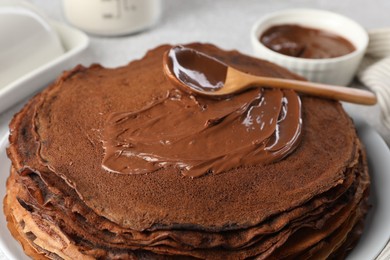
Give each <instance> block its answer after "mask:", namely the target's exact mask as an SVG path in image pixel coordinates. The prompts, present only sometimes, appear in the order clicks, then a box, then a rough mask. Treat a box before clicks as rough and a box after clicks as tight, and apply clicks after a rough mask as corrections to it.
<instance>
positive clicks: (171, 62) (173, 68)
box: [163, 46, 228, 93]
mask: <svg viewBox="0 0 390 260" xmlns="http://www.w3.org/2000/svg"><path fill="white" fill-rule="evenodd" d="M163 62H164V66H166V67H167V68H166V69H168V71H169V74H167V76H168V78H169V79H170V80H171V81H172V82H173V83H174V84H175V83H176V81H179V82H181V83H182V84H184V85H186V86H187V87H182V86H181V84H177V85H178V86H179V87H182V89H184V90H185V91H187V92H188V91H189V92H191V93H193V90H198V91H202V92H203V91H215V90H218V89H220V88H222V87H223V86H224V84H225V80H226V75H227V69H228V67H227V65H226V64H224V63H222V62H220V61H219V60H217V59H215V58H213V57H211V56H209V55H206V54H204V53H202V52H199V51H196V50H194V49H191V48H186V47H183V46H175V47H172V48H171V49H170V50H169V51H168V52H167V53H166V55H164V61H163Z"/></svg>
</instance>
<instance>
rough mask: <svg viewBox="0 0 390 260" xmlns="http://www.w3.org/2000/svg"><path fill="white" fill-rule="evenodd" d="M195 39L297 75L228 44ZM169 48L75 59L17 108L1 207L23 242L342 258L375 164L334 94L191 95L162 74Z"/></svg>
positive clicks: (221, 255)
mask: <svg viewBox="0 0 390 260" xmlns="http://www.w3.org/2000/svg"><path fill="white" fill-rule="evenodd" d="M190 47H192V48H195V49H197V50H199V51H203V52H205V53H207V54H209V55H211V56H214V57H216V58H218V59H220V60H222V61H224V62H226V63H228V64H230V65H231V66H234V67H237V68H240V69H242V70H244V71H246V72H250V73H253V74H259V75H267V76H274V77H284V78H298V77H297V76H296V75H294V74H292V73H290V72H288V71H286V70H285V69H282V68H280V67H278V66H276V65H273V64H271V63H268V62H265V61H261V60H257V59H254V58H251V57H248V56H245V55H242V54H240V53H238V52H236V51H230V52H226V51H222V50H220V49H218V48H217V47H215V46H211V45H206V44H191V45H190ZM169 48H170V46H161V47H158V48H156V49H154V50H152V51H149V52H148V53H147V54H146V56H145V57H144V58H142V59H141V60H137V61H134V62H132V63H130V64H129V65H127V66H124V67H121V68H116V69H105V68H102V67H101V66H99V65H93V66H91V67H89V68H83V67H77V68H75V69H74V70H72V71H70V72H67V73H65V74H64V75H62V76H61V77H60V78H59V79H58V80H57V81H56V83H55V84H53V85H52V86H51V87H49V88H47V89H46V90H44V91H43V92H42V93H40V94H38V95H36V96H35V97H34V98H33V99H31V101H30V102H29V103H28V104H27V105H26V106H25V107H24V108H23V109H22V110H21V111H20V112H19V113H18V114H17V115H15V117H14V119H13V121H12V122H11V124H10V128H11V135H10V145H9V148H8V155H9V157H10V159H11V160H12V169H11V174H10V177H9V179H8V182H7V196H6V198H5V199H4V211H5V214H6V216H7V220H8V226H9V229H10V231H11V232H12V234H13V235H14V237H15V238H16V239H17V240H18V241H19V242H20V243H21V244H22V246H23V248H24V250H25V252H26V254H28V255H30V256H32V257H33V258H36V259H46V258H51V259H170V258H179V259H186V258H188V259H192V258H201V259H244V258H256V259H309V258H312V259H322V258H327V257H329V256H331V257H341V258H342V257H344V256H345V255H346V254H347V252H348V251H349V250H351V248H352V247H353V246H354V244H355V243H356V241H357V240H358V238H359V236H360V234H361V231H362V222H363V219H364V216H365V213H366V211H367V196H368V187H369V176H368V173H367V165H366V159H365V155H364V152H363V150H362V147H361V144H360V141H359V139H358V137H357V135H356V131H355V128H354V125H353V123H352V121H351V119H350V118H349V117H348V115H347V114H346V113H345V112H344V110H343V108H342V106H341V105H340V104H339V103H338V102H336V101H330V100H324V99H320V98H316V97H308V96H298V95H297V94H296V93H294V92H292V91H287V90H286V91H283V90H279V89H266V88H263V89H252V90H249V91H247V92H245V93H242V94H239V95H236V96H233V97H229V98H227V99H223V100H209V99H206V98H202V97H196V96H193V95H191V94H190V93H185V92H183V91H181V90H178V89H175V87H174V86H173V85H172V84H171V83H170V82H169V81H168V80H167V78H166V77H165V75H164V73H163V70H162V57H163V54H164V53H165V52H166V51H167V50H168V49H169ZM3 174H7V173H3Z"/></svg>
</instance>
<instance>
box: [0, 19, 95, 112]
mask: <svg viewBox="0 0 390 260" xmlns="http://www.w3.org/2000/svg"><path fill="white" fill-rule="evenodd" d="M50 24H51V25H52V26H53V28H54V29H55V31H56V32H57V34H58V36H59V38H60V41H61V43H62V45H63V47H64V49H65V52H64V54H62V55H60V56H58V57H56V58H54V59H52V60H50V61H49V62H47V63H45V64H43V65H42V66H39V67H38V68H36V69H34V70H32V71H30V72H29V73H27V74H25V75H24V76H22V77H20V78H18V79H17V80H15V81H13V82H12V83H10V84H8V85H7V86H4V87H3V88H1V89H0V100H1V102H0V113H1V112H3V111H4V110H6V109H7V108H9V107H10V106H12V105H14V104H16V103H17V102H19V101H21V100H22V99H24V98H26V97H27V96H29V95H31V94H33V93H35V92H37V91H38V90H40V89H41V88H43V87H45V86H47V84H49V83H50V82H52V81H53V80H54V79H55V78H56V76H57V75H60V74H61V73H62V71H63V70H66V69H70V68H72V67H74V65H75V64H74V62H75V61H74V60H73V58H74V57H75V56H76V55H78V54H80V53H81V52H82V51H84V50H85V49H86V48H87V46H88V43H89V39H88V37H87V35H86V34H85V33H83V32H81V31H80V30H77V29H74V28H72V27H69V26H67V25H65V24H62V23H58V22H54V21H51V22H50Z"/></svg>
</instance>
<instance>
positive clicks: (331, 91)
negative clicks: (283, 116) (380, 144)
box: [252, 76, 377, 105]
mask: <svg viewBox="0 0 390 260" xmlns="http://www.w3.org/2000/svg"><path fill="white" fill-rule="evenodd" d="M252 80H253V81H252V84H254V85H258V84H260V85H264V86H270V87H277V88H284V89H293V90H295V91H297V92H301V93H305V94H310V95H313V96H319V97H324V98H330V99H335V100H340V101H346V102H350V103H356V104H364V105H375V104H376V102H377V98H376V96H375V94H374V93H372V92H370V91H367V90H363V89H356V88H350V87H343V86H335V85H327V84H322V83H315V82H309V81H301V80H293V79H280V78H269V77H256V76H254V78H253V79H252Z"/></svg>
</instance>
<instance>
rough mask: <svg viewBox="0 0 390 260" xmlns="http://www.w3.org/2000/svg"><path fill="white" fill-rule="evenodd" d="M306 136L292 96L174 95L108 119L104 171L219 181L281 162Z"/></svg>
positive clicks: (257, 92) (267, 92) (258, 92)
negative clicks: (171, 172)
mask: <svg viewBox="0 0 390 260" xmlns="http://www.w3.org/2000/svg"><path fill="white" fill-rule="evenodd" d="M184 60H185V59H184ZM208 65H210V64H197V66H202V68H203V67H204V66H206V67H207V66H208ZM195 67H196V66H195ZM207 68H208V67H207ZM212 70H213V68H210V71H212ZM167 80H168V79H167ZM301 128H302V120H301V102H300V98H299V96H298V95H297V94H296V93H295V92H294V91H292V90H280V89H272V88H264V89H259V88H257V89H252V90H250V91H247V92H244V93H241V94H239V95H235V96H233V97H230V98H227V99H222V100H213V99H209V98H204V97H196V96H194V95H192V94H191V93H185V92H182V91H180V90H178V89H172V90H169V91H168V92H167V93H166V95H165V96H164V97H161V98H158V99H156V100H151V102H150V103H149V104H147V105H145V107H143V108H142V109H140V110H136V111H124V112H118V113H112V114H111V115H110V116H109V118H108V119H107V122H106V125H105V128H104V131H103V144H104V149H105V156H104V159H103V167H104V168H105V169H106V170H108V171H110V172H116V173H121V174H143V173H150V172H154V171H157V170H159V169H161V168H163V167H175V168H178V169H180V170H181V172H182V174H183V175H185V176H189V177H199V176H202V175H205V174H209V173H221V172H224V171H227V170H230V169H233V168H237V167H241V166H254V165H257V164H266V163H271V162H274V161H277V160H280V159H282V158H284V157H285V156H287V155H288V154H289V153H291V152H292V151H294V149H295V148H296V147H297V146H298V144H299V141H300V133H301Z"/></svg>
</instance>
